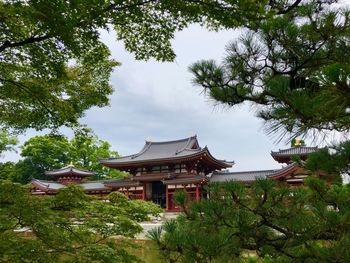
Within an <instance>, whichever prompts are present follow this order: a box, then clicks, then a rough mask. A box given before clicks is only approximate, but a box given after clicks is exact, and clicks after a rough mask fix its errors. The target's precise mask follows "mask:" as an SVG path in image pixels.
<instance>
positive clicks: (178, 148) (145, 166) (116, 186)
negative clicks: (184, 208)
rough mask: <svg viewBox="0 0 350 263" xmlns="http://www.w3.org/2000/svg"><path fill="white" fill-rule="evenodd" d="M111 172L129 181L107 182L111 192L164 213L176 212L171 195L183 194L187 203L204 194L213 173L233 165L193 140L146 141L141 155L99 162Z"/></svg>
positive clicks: (139, 153) (194, 137)
mask: <svg viewBox="0 0 350 263" xmlns="http://www.w3.org/2000/svg"><path fill="white" fill-rule="evenodd" d="M100 163H101V164H102V165H104V166H106V167H109V168H112V169H118V170H121V171H126V172H128V173H129V174H130V176H129V177H128V178H124V179H121V180H116V181H111V182H107V183H106V186H108V187H109V188H111V189H112V191H120V192H124V193H125V194H126V195H127V196H129V197H130V198H132V199H142V200H149V201H153V202H155V203H157V204H159V205H160V206H161V207H163V208H165V209H166V210H167V211H177V210H179V207H177V206H176V204H175V203H174V192H175V191H177V190H184V191H186V192H187V194H188V199H189V200H199V199H201V198H202V196H203V195H204V194H205V193H204V191H203V190H204V189H203V185H205V184H206V183H207V182H208V180H209V178H208V175H209V174H211V173H212V172H214V171H217V170H221V169H226V168H229V167H232V165H233V164H234V162H233V161H231V162H228V161H225V160H218V159H216V158H215V157H213V156H212V155H211V153H210V152H209V149H208V148H207V147H204V148H201V147H200V146H199V143H198V140H197V137H196V136H192V137H189V138H185V139H182V140H176V141H165V142H151V141H146V143H145V145H144V146H143V148H142V149H141V151H140V152H138V153H136V154H132V155H129V156H124V157H119V158H110V159H103V160H100Z"/></svg>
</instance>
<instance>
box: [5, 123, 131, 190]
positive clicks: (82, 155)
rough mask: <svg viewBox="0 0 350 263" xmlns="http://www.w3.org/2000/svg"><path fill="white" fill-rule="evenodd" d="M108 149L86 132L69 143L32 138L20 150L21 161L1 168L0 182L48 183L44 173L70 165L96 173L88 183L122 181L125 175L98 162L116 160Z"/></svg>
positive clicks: (59, 138)
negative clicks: (111, 180)
mask: <svg viewBox="0 0 350 263" xmlns="http://www.w3.org/2000/svg"><path fill="white" fill-rule="evenodd" d="M110 148H111V145H110V144H109V143H108V142H106V141H104V140H101V139H99V138H98V137H97V136H96V135H95V134H94V133H93V132H92V131H91V130H90V129H87V128H82V129H78V130H76V132H75V136H74V137H73V138H72V139H68V138H67V137H66V136H63V135H58V134H48V135H43V136H34V137H32V138H29V139H28V140H27V141H26V142H24V144H23V146H22V147H21V156H22V157H24V159H22V160H19V161H18V162H16V163H12V162H6V163H3V164H1V165H0V178H2V179H9V180H12V181H15V182H20V183H24V184H25V183H28V182H29V181H30V180H31V179H32V178H37V179H49V178H47V177H46V176H45V175H44V173H45V171H50V170H55V169H60V168H63V167H65V166H67V165H68V164H70V163H71V162H72V163H73V165H74V166H76V167H77V168H81V169H86V170H90V171H93V172H95V173H96V176H95V177H93V178H91V179H102V178H103V179H110V178H120V177H123V176H125V175H126V174H125V173H123V172H120V171H116V170H112V169H109V168H106V167H104V166H102V165H101V164H100V163H99V162H98V159H99V158H109V157H118V156H119V155H118V152H116V151H113V150H111V149H110ZM50 179H51V178H50Z"/></svg>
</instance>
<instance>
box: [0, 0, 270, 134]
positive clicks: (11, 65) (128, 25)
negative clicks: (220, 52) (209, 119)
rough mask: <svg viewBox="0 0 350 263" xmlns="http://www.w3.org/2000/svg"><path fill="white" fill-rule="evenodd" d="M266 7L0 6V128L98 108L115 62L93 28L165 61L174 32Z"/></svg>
mask: <svg viewBox="0 0 350 263" xmlns="http://www.w3.org/2000/svg"><path fill="white" fill-rule="evenodd" d="M267 2H268V1H267V0H259V1H257V0H254V1H253V0H248V1H247V0H235V1H213V0H209V1H194V0H193V1H192V0H179V1H159V0H141V1H139V0H131V1H114V0H107V1H102V0H92V1H83V0H78V1H59V0H53V1H42V0H31V1H24V0H18V1H9V0H5V1H1V3H0V17H1V18H2V19H1V21H0V85H1V90H0V97H1V98H2V100H1V103H0V124H1V125H2V126H8V127H11V128H15V129H19V130H24V129H27V128H35V129H43V128H56V127H59V126H61V125H68V126H71V125H76V124H77V122H78V118H79V117H81V116H82V115H83V114H84V112H85V111H86V110H87V109H89V108H91V107H92V106H98V107H103V106H106V105H107V104H108V96H109V95H110V94H111V93H112V88H111V86H110V84H109V82H108V79H109V76H110V74H111V71H112V69H113V68H114V67H115V66H117V65H118V63H117V62H116V61H113V60H111V59H110V51H109V50H108V48H107V46H106V45H105V44H104V43H103V42H102V41H101V39H100V32H101V30H107V31H110V30H111V29H113V30H114V32H115V33H116V38H117V39H118V40H121V41H123V42H124V45H125V48H126V49H127V50H128V51H130V52H132V53H134V54H135V57H136V58H137V59H149V58H152V57H153V58H155V59H157V60H159V61H171V60H173V59H174V57H175V54H174V52H173V50H172V48H171V42H170V41H171V39H172V38H173V36H174V33H175V32H176V31H177V30H181V29H183V28H184V27H186V26H187V25H188V24H189V23H192V22H201V23H207V24H208V25H211V26H213V27H217V26H218V25H220V24H224V25H225V26H227V27H228V26H237V25H240V24H242V23H245V22H248V21H252V20H253V21H254V20H259V19H261V18H262V17H263V16H264V15H265V13H266V12H267V11H266V10H268V9H266V8H265V5H266V3H267ZM232 14H234V15H233V16H231V15H232ZM238 14H239V15H238ZM223 17H225V21H223V22H220V23H218V22H219V20H218V19H219V18H220V19H221V18H223Z"/></svg>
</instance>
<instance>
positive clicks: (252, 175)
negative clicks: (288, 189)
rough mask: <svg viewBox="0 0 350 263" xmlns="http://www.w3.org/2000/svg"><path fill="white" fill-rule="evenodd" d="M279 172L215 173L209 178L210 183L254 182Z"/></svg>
mask: <svg viewBox="0 0 350 263" xmlns="http://www.w3.org/2000/svg"><path fill="white" fill-rule="evenodd" d="M276 171H277V170H257V171H243V172H219V171H216V172H213V173H212V175H211V177H210V178H209V181H210V182H226V181H240V182H252V181H255V180H256V179H258V178H267V177H268V176H270V175H272V174H274V173H275V172H276Z"/></svg>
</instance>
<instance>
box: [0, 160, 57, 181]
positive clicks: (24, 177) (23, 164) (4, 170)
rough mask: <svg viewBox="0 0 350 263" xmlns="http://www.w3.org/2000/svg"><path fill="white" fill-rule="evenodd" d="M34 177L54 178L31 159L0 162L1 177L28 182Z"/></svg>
mask: <svg viewBox="0 0 350 263" xmlns="http://www.w3.org/2000/svg"><path fill="white" fill-rule="evenodd" d="M33 178H37V179H52V178H48V177H47V176H45V175H44V173H43V171H42V169H41V168H40V167H39V166H36V165H35V164H34V163H33V162H32V161H31V160H29V159H24V160H19V161H18V162H6V163H1V164H0V179H3V180H10V181H12V182H18V183H21V184H27V183H28V182H30V180H32V179H33Z"/></svg>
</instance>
